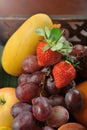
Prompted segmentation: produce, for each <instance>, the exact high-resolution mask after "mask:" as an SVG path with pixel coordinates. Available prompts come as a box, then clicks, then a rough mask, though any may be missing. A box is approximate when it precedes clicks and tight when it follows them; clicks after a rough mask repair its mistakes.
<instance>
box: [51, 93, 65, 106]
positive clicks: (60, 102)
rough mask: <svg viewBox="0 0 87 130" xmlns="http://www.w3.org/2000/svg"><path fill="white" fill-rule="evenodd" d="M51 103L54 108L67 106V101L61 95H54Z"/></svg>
mask: <svg viewBox="0 0 87 130" xmlns="http://www.w3.org/2000/svg"><path fill="white" fill-rule="evenodd" d="M49 102H50V104H51V105H52V106H58V105H61V106H65V100H64V97H63V96H60V95H52V96H50V97H49Z"/></svg>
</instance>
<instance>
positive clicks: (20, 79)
mask: <svg viewBox="0 0 87 130" xmlns="http://www.w3.org/2000/svg"><path fill="white" fill-rule="evenodd" d="M30 77H31V74H21V75H20V76H19V77H18V84H21V83H24V82H27V80H28V79H30Z"/></svg>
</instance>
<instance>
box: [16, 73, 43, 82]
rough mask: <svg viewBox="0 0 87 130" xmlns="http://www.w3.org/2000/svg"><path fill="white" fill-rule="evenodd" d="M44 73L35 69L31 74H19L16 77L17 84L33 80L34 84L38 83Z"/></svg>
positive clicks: (41, 80)
mask: <svg viewBox="0 0 87 130" xmlns="http://www.w3.org/2000/svg"><path fill="white" fill-rule="evenodd" d="M44 79H45V77H44V73H43V72H41V71H36V72H34V73H32V74H21V75H20V76H19V77H18V84H21V83H25V82H27V83H29V82H33V83H35V84H40V83H41V82H44Z"/></svg>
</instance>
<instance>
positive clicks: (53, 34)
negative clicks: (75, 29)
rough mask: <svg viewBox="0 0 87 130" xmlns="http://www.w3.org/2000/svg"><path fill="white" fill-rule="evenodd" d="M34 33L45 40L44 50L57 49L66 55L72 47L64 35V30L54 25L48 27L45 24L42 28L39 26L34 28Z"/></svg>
mask: <svg viewBox="0 0 87 130" xmlns="http://www.w3.org/2000/svg"><path fill="white" fill-rule="evenodd" d="M36 33H37V34H38V35H40V36H43V37H44V41H45V42H47V44H46V46H45V47H44V51H47V50H48V49H51V50H52V51H58V52H60V53H61V54H63V55H68V54H69V53H70V52H71V51H72V49H73V47H72V45H71V43H69V42H68V41H67V40H66V39H65V38H64V37H63V34H64V30H62V31H61V29H60V28H57V27H54V28H52V29H49V28H48V26H45V28H44V30H43V29H41V28H36Z"/></svg>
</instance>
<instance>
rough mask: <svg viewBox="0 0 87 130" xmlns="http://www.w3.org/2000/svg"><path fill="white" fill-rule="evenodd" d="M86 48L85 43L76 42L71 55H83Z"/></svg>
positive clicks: (77, 56)
mask: <svg viewBox="0 0 87 130" xmlns="http://www.w3.org/2000/svg"><path fill="white" fill-rule="evenodd" d="M84 50H85V48H84V46H83V45H81V44H76V45H74V47H73V50H72V52H71V54H70V55H72V56H75V57H76V58H79V57H82V55H83V53H84Z"/></svg>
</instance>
